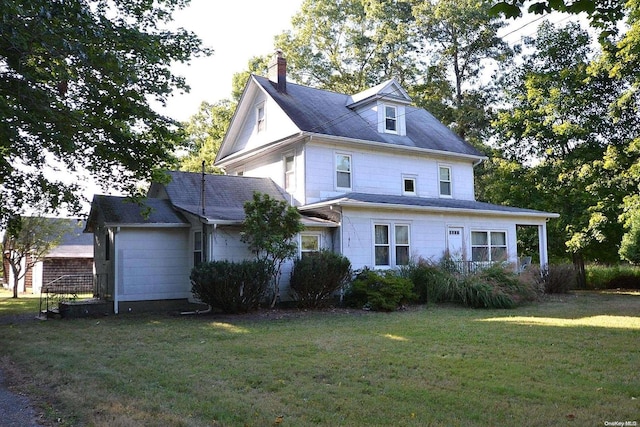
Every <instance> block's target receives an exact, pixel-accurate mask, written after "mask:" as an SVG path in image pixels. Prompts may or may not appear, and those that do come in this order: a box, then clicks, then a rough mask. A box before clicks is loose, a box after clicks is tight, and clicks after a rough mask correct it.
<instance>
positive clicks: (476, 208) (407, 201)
mask: <svg viewBox="0 0 640 427" xmlns="http://www.w3.org/2000/svg"><path fill="white" fill-rule="evenodd" d="M328 206H351V207H362V208H386V209H414V210H423V211H435V212H441V213H442V212H455V213H467V214H476V215H477V214H484V215H494V216H496V215H497V216H525V217H536V218H558V217H559V216H560V215H559V214H557V213H552V212H544V211H538V210H534V209H524V208H516V207H512V206H503V205H495V204H492V203H486V202H478V201H475V200H460V199H445V198H426V197H416V196H395V195H385V194H369V193H348V194H344V195H342V196H338V197H335V198H331V199H327V200H322V201H319V202H316V203H311V204H308V205H305V206H303V207H301V208H300V210H302V211H307V210H310V211H312V210H314V209H320V208H323V207H328Z"/></svg>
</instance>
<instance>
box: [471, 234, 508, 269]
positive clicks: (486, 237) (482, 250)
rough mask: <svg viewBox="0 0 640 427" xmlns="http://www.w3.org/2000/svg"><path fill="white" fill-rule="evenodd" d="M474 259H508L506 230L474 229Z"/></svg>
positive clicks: (472, 256) (472, 241)
mask: <svg viewBox="0 0 640 427" xmlns="http://www.w3.org/2000/svg"><path fill="white" fill-rule="evenodd" d="M471 259H472V261H493V262H495V261H504V260H506V259H507V233H505V232H504V231H472V232H471Z"/></svg>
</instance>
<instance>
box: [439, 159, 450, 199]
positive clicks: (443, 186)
mask: <svg viewBox="0 0 640 427" xmlns="http://www.w3.org/2000/svg"><path fill="white" fill-rule="evenodd" d="M438 174H439V175H438V176H439V181H440V196H444V197H451V168H450V167H449V166H440V167H439V172H438Z"/></svg>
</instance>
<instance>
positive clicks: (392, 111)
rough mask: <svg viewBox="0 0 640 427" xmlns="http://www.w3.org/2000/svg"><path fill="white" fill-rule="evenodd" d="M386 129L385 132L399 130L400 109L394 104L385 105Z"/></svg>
mask: <svg viewBox="0 0 640 427" xmlns="http://www.w3.org/2000/svg"><path fill="white" fill-rule="evenodd" d="M384 130H385V132H390V133H397V132H398V109H397V108H396V107H394V106H392V105H385V106H384Z"/></svg>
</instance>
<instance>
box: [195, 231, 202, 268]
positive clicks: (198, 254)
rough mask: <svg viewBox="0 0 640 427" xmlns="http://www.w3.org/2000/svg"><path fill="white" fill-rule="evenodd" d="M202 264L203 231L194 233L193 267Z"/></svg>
mask: <svg viewBox="0 0 640 427" xmlns="http://www.w3.org/2000/svg"><path fill="white" fill-rule="evenodd" d="M201 263H202V231H195V232H194V233H193V266H194V267H195V266H198V265H200V264H201Z"/></svg>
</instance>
